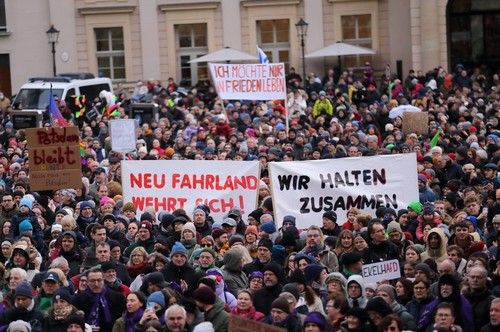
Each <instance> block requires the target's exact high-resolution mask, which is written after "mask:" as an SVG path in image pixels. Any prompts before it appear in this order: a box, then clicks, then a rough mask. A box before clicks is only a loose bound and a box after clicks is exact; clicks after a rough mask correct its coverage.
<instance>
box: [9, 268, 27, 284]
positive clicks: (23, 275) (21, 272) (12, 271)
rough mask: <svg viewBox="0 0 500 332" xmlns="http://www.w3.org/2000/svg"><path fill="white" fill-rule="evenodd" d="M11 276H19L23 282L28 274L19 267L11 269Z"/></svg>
mask: <svg viewBox="0 0 500 332" xmlns="http://www.w3.org/2000/svg"><path fill="white" fill-rule="evenodd" d="M12 274H19V275H20V276H21V279H23V281H26V280H28V273H26V270H24V269H21V268H19V267H14V268H12V269H11V270H10V274H9V276H11V275H12Z"/></svg>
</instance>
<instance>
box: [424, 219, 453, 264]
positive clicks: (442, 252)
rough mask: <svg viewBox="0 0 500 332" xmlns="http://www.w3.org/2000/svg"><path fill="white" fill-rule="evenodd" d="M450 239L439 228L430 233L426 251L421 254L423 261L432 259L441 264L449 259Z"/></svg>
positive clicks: (426, 242)
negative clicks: (448, 246)
mask: <svg viewBox="0 0 500 332" xmlns="http://www.w3.org/2000/svg"><path fill="white" fill-rule="evenodd" d="M447 243H448V239H447V238H446V235H445V234H444V232H443V230H442V229H441V228H439V227H435V228H433V229H431V230H430V231H429V234H428V235H427V239H426V241H425V248H426V249H425V251H424V252H423V253H422V254H421V259H422V261H425V260H426V259H428V258H432V259H434V260H435V261H436V263H441V262H442V261H444V260H445V259H447V258H448V253H447V252H446V245H447Z"/></svg>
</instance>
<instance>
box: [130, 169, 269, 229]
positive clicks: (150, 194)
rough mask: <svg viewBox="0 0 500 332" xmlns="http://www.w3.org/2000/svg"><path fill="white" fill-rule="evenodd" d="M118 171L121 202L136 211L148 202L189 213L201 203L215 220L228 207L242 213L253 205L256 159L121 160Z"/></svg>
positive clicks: (248, 210)
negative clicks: (121, 191)
mask: <svg viewBox="0 0 500 332" xmlns="http://www.w3.org/2000/svg"><path fill="white" fill-rule="evenodd" d="M121 171H122V185H123V199H124V202H132V203H134V205H135V207H136V208H137V214H138V215H140V214H141V213H142V212H144V210H145V208H146V207H149V206H150V207H153V208H154V209H155V210H156V211H157V212H159V211H168V212H173V211H174V210H176V209H184V210H185V211H186V212H187V213H188V215H190V216H191V215H192V212H193V209H194V208H195V206H197V205H200V204H205V205H207V206H208V207H209V208H210V211H211V216H213V218H214V220H216V221H217V220H222V218H223V217H224V216H225V215H227V213H228V212H229V210H231V209H232V208H235V207H237V208H240V209H241V210H243V215H244V216H246V215H247V214H248V213H250V212H252V210H254V209H255V208H256V204H257V190H258V187H259V163H258V161H205V160H196V161H194V160H123V161H122V165H121ZM245 220H246V219H245Z"/></svg>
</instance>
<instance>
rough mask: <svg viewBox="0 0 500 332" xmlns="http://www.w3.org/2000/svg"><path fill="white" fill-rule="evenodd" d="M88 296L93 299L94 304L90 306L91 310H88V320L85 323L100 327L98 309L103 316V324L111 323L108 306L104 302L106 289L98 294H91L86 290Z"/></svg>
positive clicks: (106, 302) (105, 301)
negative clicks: (100, 309)
mask: <svg viewBox="0 0 500 332" xmlns="http://www.w3.org/2000/svg"><path fill="white" fill-rule="evenodd" d="M85 292H87V294H88V295H90V296H92V297H94V303H93V304H92V308H90V313H89V318H88V321H87V323H88V324H89V325H96V326H100V325H101V320H102V319H101V318H102V317H100V315H99V308H102V313H103V314H104V322H106V323H110V322H111V321H112V318H111V311H110V310H109V304H108V301H107V300H106V296H105V295H106V292H107V288H106V287H104V288H103V290H102V291H101V292H100V293H99V294H95V293H92V291H91V290H90V289H88V288H87V289H86V290H85Z"/></svg>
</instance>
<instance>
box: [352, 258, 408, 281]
mask: <svg viewBox="0 0 500 332" xmlns="http://www.w3.org/2000/svg"><path fill="white" fill-rule="evenodd" d="M361 273H362V276H363V281H364V282H365V285H366V284H368V283H377V282H379V281H382V280H392V279H399V278H401V268H400V266H399V261H398V260H397V259H393V260H390V261H384V262H377V263H372V264H365V265H363V269H362V270H361Z"/></svg>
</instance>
